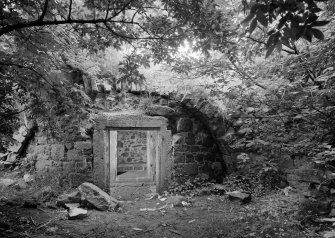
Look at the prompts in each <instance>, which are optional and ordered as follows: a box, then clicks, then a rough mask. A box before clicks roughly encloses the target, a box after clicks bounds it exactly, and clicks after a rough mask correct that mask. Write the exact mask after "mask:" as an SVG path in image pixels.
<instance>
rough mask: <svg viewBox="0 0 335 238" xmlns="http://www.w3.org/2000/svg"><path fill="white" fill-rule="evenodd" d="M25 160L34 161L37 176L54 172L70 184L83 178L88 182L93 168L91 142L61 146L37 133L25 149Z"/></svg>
mask: <svg viewBox="0 0 335 238" xmlns="http://www.w3.org/2000/svg"><path fill="white" fill-rule="evenodd" d="M27 158H28V159H29V160H33V161H36V163H35V169H36V172H37V174H39V173H48V172H52V171H55V172H57V174H58V175H59V176H60V177H68V180H69V183H70V184H77V183H76V182H73V181H72V180H73V179H75V180H76V181H78V180H79V179H78V178H83V177H85V179H84V180H86V181H90V179H89V177H90V176H91V175H90V171H92V166H93V164H92V162H93V154H92V142H91V141H78V142H74V143H66V144H62V143H59V142H56V141H55V140H53V139H52V140H50V139H48V138H47V137H46V136H43V135H42V134H41V133H39V134H38V135H37V136H36V137H35V139H34V140H33V141H31V143H30V145H29V147H28V149H27ZM74 173H75V174H76V176H74V175H73V174H74ZM70 175H71V176H70Z"/></svg>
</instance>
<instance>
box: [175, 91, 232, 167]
mask: <svg viewBox="0 0 335 238" xmlns="http://www.w3.org/2000/svg"><path fill="white" fill-rule="evenodd" d="M175 100H178V101H179V102H180V104H181V105H182V106H183V107H184V108H185V109H186V110H188V111H189V112H190V113H192V114H193V115H194V117H196V118H197V119H198V120H200V121H201V122H202V123H203V124H204V125H205V126H206V128H207V130H208V131H209V132H210V133H211V136H212V138H213V139H214V141H215V143H216V145H217V146H218V148H219V150H220V152H221V154H222V160H223V162H224V163H225V165H226V169H227V171H226V172H227V173H231V172H233V171H234V170H235V168H234V167H235V166H234V160H233V156H232V152H233V151H232V149H231V148H230V147H229V145H228V144H227V142H226V141H225V139H224V135H225V134H226V132H227V130H228V121H227V119H226V118H225V117H224V113H223V112H222V110H221V108H220V107H219V106H218V105H217V104H216V103H215V102H214V101H213V100H210V99H208V98H200V99H199V98H197V97H192V95H190V96H189V97H185V96H183V95H180V96H176V97H175Z"/></svg>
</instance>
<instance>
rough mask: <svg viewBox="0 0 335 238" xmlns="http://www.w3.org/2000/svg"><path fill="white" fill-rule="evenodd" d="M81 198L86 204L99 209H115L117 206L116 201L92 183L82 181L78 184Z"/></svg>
mask: <svg viewBox="0 0 335 238" xmlns="http://www.w3.org/2000/svg"><path fill="white" fill-rule="evenodd" d="M78 189H79V191H80V194H81V199H82V200H84V201H85V203H86V204H87V205H88V206H91V207H93V208H95V209H97V210H100V211H106V210H115V209H116V208H117V207H118V201H117V200H116V199H115V198H113V197H111V196H109V195H108V194H107V193H106V192H104V191H102V190H101V189H100V188H99V187H97V186H96V185H94V184H92V183H83V184H81V185H80V186H79V188H78Z"/></svg>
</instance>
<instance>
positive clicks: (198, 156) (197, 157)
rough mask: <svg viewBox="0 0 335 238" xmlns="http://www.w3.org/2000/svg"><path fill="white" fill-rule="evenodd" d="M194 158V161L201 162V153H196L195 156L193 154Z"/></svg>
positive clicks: (202, 160) (202, 157) (202, 158)
mask: <svg viewBox="0 0 335 238" xmlns="http://www.w3.org/2000/svg"><path fill="white" fill-rule="evenodd" d="M194 159H195V161H196V162H199V163H202V162H204V155H203V154H200V153H199V154H196V155H195V156H194Z"/></svg>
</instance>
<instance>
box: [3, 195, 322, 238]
mask: <svg viewBox="0 0 335 238" xmlns="http://www.w3.org/2000/svg"><path fill="white" fill-rule="evenodd" d="M298 196H299V195H298V194H294V193H293V194H291V195H289V196H285V195H284V194H283V193H282V191H277V192H275V193H274V194H272V195H267V196H264V197H260V198H253V199H252V202H251V203H249V204H246V205H241V204H240V203H239V202H237V201H230V200H228V198H227V197H226V196H223V195H221V196H219V195H208V196H197V197H194V198H191V199H190V206H186V207H183V206H181V207H171V206H170V205H167V206H165V205H166V201H164V202H162V201H160V200H159V199H158V198H155V199H151V200H145V199H140V200H134V201H124V202H123V203H122V209H120V211H119V212H100V211H95V210H89V212H88V217H87V218H85V219H83V220H68V218H67V211H66V210H65V209H60V208H59V209H50V208H45V207H38V208H31V209H28V208H23V207H15V206H8V205H6V206H0V237H32V238H43V237H59V238H61V237H76V238H83V237H118V238H121V237H123V238H126V237H157V238H158V237H159V238H163V237H166V238H172V237H208V238H213V237H227V238H238V237H240V238H247V237H271V238H276V237H278V238H279V237H287V238H300V237H301V238H305V237H311V238H312V237H313V238H316V237H319V236H318V235H317V234H315V233H314V232H313V231H311V230H306V228H303V227H301V226H300V225H299V222H298V221H296V220H295V217H296V213H297V210H298V207H297V206H298V203H297V201H298V200H299V197H298ZM164 206H165V208H162V207H164ZM145 208H147V209H145ZM158 208H162V209H158ZM4 223H6V224H9V225H10V227H9V228H8V227H7V229H4V228H3V227H4V225H3V224H4ZM1 226H2V229H1Z"/></svg>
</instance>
